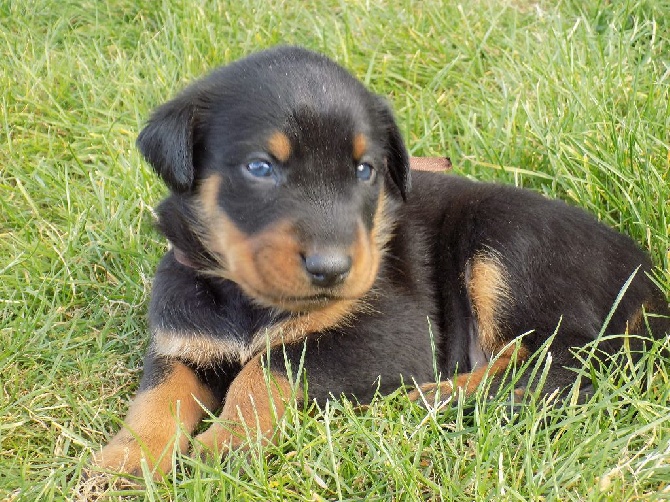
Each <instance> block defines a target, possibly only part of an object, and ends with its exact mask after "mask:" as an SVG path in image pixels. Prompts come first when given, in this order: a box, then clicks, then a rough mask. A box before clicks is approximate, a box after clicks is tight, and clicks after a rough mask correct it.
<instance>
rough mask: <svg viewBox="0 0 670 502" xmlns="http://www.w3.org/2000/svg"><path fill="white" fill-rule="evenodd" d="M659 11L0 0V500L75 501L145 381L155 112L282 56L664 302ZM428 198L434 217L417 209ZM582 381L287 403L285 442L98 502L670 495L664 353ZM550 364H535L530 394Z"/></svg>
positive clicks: (516, 3)
mask: <svg viewBox="0 0 670 502" xmlns="http://www.w3.org/2000/svg"><path fill="white" fill-rule="evenodd" d="M669 13H670V3H669V2H668V0H648V1H643V0H639V1H635V0H631V1H627V0H622V1H604V0H603V1H594V2H579V1H576V0H575V1H571V0H566V1H563V2H549V1H547V2H544V1H541V2H531V1H526V0H507V1H503V0H501V1H486V0H473V1H470V2H460V3H459V2H449V1H447V0H431V1H410V0H395V1H387V0H376V1H369V0H350V1H347V0H316V1H313V2H297V1H296V2H289V1H262V0H256V1H250V0H237V1H235V2H233V1H231V2H224V1H220V2H214V1H212V2H188V1H163V2H153V1H149V0H137V1H131V0H107V1H104V0H103V1H95V0H83V1H79V2H72V1H60V0H59V1H56V0H52V1H48V0H24V1H22V2H19V1H14V0H0V129H1V130H2V133H1V134H0V386H1V389H0V500H1V501H3V502H5V501H6V502H10V501H11V502H13V501H24V500H25V501H31V502H32V501H51V500H69V499H75V500H77V499H79V500H81V499H82V498H81V497H79V496H78V495H77V493H76V490H75V488H76V487H77V484H78V480H79V476H80V473H81V471H82V469H83V468H84V467H85V465H86V462H87V460H88V459H89V458H90V454H91V452H92V451H93V450H94V449H95V448H97V447H98V446H99V445H100V444H103V443H104V442H105V440H106V439H108V438H109V437H110V436H111V434H113V433H114V432H115V431H116V430H117V429H118V427H119V420H120V417H123V414H124V412H125V410H126V409H127V405H128V400H129V398H130V397H131V396H132V394H133V392H134V390H135V389H136V385H137V382H138V378H139V375H140V373H141V359H142V354H143V349H144V347H145V346H146V342H147V327H146V319H145V314H146V310H147V304H148V295H149V290H150V285H151V277H152V274H153V270H154V268H155V266H156V264H157V263H158V260H159V258H160V256H161V254H162V253H163V252H164V251H165V249H166V243H165V241H164V240H163V239H162V238H161V237H160V236H159V235H158V234H157V232H156V231H155V230H154V229H153V214H152V208H153V206H154V205H155V204H156V203H157V202H158V201H159V200H160V199H161V197H162V196H163V195H164V194H165V192H166V190H165V188H164V186H162V184H161V183H160V182H159V180H158V179H157V177H156V176H155V175H154V174H153V173H152V172H151V170H150V169H149V168H148V166H147V165H146V164H145V163H144V162H143V161H142V160H141V158H140V156H139V154H138V152H137V151H136V149H135V147H134V141H135V137H136V136H137V133H138V131H139V130H140V128H141V127H142V124H143V123H144V121H145V120H146V119H147V117H148V114H149V111H150V110H151V109H152V108H153V107H154V106H156V105H157V104H159V103H161V102H163V101H165V100H166V99H168V98H169V97H171V96H172V95H173V94H174V93H175V92H177V91H178V90H179V89H181V88H183V87H184V86H185V85H186V84H187V83H188V82H189V81H191V80H192V79H194V78H196V77H198V76H200V75H202V74H204V73H206V72H207V71H208V70H210V69H212V68H214V67H215V66H217V65H220V64H225V63H227V62H229V61H232V60H234V59H236V58H238V57H241V56H243V55H245V54H248V53H250V52H253V51H255V50H258V49H261V48H265V47H269V46H272V45H276V44H280V43H291V44H299V45H304V46H306V47H309V48H311V49H315V50H318V51H321V52H323V53H325V54H327V55H329V56H331V57H333V58H334V59H336V60H337V61H338V62H340V63H341V64H343V65H344V66H346V67H347V68H349V69H350V70H351V71H352V72H353V73H354V74H355V75H357V76H358V77H359V78H360V79H361V80H363V81H364V82H365V83H366V84H367V85H368V86H369V87H370V88H371V89H372V90H374V91H375V92H377V93H379V94H382V95H384V96H387V97H388V99H389V101H390V102H391V103H392V105H393V108H394V110H395V112H396V115H397V119H398V122H399V124H400V126H401V129H402V131H403V133H404V135H405V139H406V142H407V145H408V147H409V148H410V150H411V153H412V154H413V155H447V156H449V157H450V158H451V161H452V163H453V165H454V169H455V170H456V171H457V172H459V173H462V174H463V175H464V176H470V177H474V178H477V179H482V180H498V181H501V182H505V183H512V184H517V185H520V186H524V187H528V188H532V189H534V190H537V191H539V192H541V193H544V194H546V195H547V196H550V197H557V198H561V199H564V200H566V201H568V202H569V203H571V204H575V205H578V206H581V207H584V208H586V209H587V210H589V211H591V212H593V213H594V214H596V215H597V216H598V218H600V219H601V220H602V221H604V222H605V223H606V224H608V225H611V226H613V227H615V228H617V229H619V230H621V231H623V232H626V233H628V234H629V235H631V236H632V237H633V238H634V239H636V240H637V242H639V244H640V245H641V246H642V247H644V248H645V249H647V250H648V251H649V252H650V253H651V255H652V257H653V259H654V262H655V263H656V265H657V266H658V268H657V270H656V273H655V275H654V276H655V279H656V280H657V282H658V283H659V285H660V286H661V287H662V288H664V290H665V291H666V292H670V273H669V272H668V265H669V263H668V262H669V261H670V251H669V250H670V238H669V236H668V234H669V232H670V206H669V204H668V200H670V132H669V131H670V14H669ZM426 203H430V201H426ZM667 345H668V343H667V341H665V342H659V343H657V344H656V345H655V346H654V347H652V350H651V351H650V352H649V354H648V355H647V357H645V358H644V359H643V360H642V361H641V362H640V363H639V364H635V365H633V364H631V363H626V362H625V358H624V363H622V364H621V365H618V366H615V367H609V368H607V369H605V370H603V372H602V373H598V372H597V373H595V374H594V376H596V377H597V379H598V382H599V385H598V391H597V393H596V395H595V396H594V398H593V399H592V400H591V401H590V402H589V403H587V404H586V405H583V406H577V405H574V404H566V405H565V406H563V407H554V408H551V407H546V406H543V404H542V400H541V399H539V398H538V399H531V400H530V401H529V402H528V403H527V404H526V406H525V407H523V408H521V409H519V410H516V413H515V414H513V413H512V411H511V410H510V409H509V406H507V405H506V404H505V400H506V399H505V396H504V395H502V396H499V398H497V399H493V400H487V399H484V398H483V397H481V396H478V397H477V398H476V399H473V400H472V401H470V402H467V403H463V402H461V403H458V404H457V405H454V406H450V407H446V408H444V409H441V410H437V411H426V410H425V409H423V408H420V407H417V406H414V405H410V403H408V401H407V399H406V397H405V395H404V394H403V393H402V392H398V393H397V395H394V396H391V397H388V398H384V399H379V400H378V401H376V402H375V403H373V404H372V405H371V406H370V407H368V408H365V409H360V408H357V407H356V406H354V405H353V404H352V403H348V402H341V401H333V402H331V403H329V405H328V406H327V407H325V408H322V409H309V410H303V409H295V410H292V411H291V412H290V413H289V415H288V417H287V418H286V420H285V421H284V423H283V424H282V427H283V434H282V440H281V441H280V443H279V444H278V445H277V446H274V447H270V448H266V449H265V450H261V449H260V448H259V447H257V446H255V444H254V442H253V441H252V446H251V450H250V453H249V454H248V455H231V456H230V457H229V458H228V459H226V460H225V461H224V462H223V463H221V464H218V463H211V462H210V463H203V462H199V461H195V460H192V459H190V458H188V457H177V458H176V459H175V462H176V469H175V472H174V474H173V476H172V477H171V479H169V480H166V481H165V482H163V483H153V482H149V483H148V484H147V486H146V488H145V489H142V490H136V491H134V492H126V493H116V494H114V493H112V494H111V495H110V497H111V500H118V499H123V500H136V499H137V500H152V501H153V500H183V501H187V500H188V501H201V500H202V501H208V500H217V501H218V500H259V501H260V500H262V501H266V500H277V501H279V500H296V501H298V500H313V501H318V500H464V501H471V500H482V501H489V500H613V501H621V500H658V499H659V498H667V499H670V358H669V357H668V355H667V353H666V354H663V353H662V349H663V348H668V347H667ZM546 364H547V361H546V360H544V359H541V358H540V359H538V360H537V361H536V362H533V363H532V364H530V365H529V368H528V371H537V374H538V378H541V375H542V372H543V370H544V368H545V367H546V366H545V365H546Z"/></svg>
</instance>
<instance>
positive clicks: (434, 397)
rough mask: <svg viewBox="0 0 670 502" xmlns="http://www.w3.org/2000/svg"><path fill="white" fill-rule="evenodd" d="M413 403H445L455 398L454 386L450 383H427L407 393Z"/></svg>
mask: <svg viewBox="0 0 670 502" xmlns="http://www.w3.org/2000/svg"><path fill="white" fill-rule="evenodd" d="M407 397H408V398H409V400H410V401H412V402H418V403H419V404H430V405H434V404H436V403H444V402H447V401H449V400H451V398H452V397H453V384H452V383H451V382H450V381H448V380H447V381H444V382H440V383H425V384H422V385H419V387H418V388H416V389H414V390H412V391H410V392H408V393H407Z"/></svg>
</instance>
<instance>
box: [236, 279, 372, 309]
mask: <svg viewBox="0 0 670 502" xmlns="http://www.w3.org/2000/svg"><path fill="white" fill-rule="evenodd" d="M240 286H241V287H242V289H244V290H246V291H247V294H248V295H249V296H250V297H251V298H252V299H254V300H255V301H256V302H257V303H259V304H261V305H263V306H269V307H275V308H280V309H282V310H286V311H290V312H295V313H309V312H314V311H316V310H322V309H325V308H327V307H330V306H331V305H333V304H336V303H341V302H348V301H356V300H358V299H359V297H350V296H348V295H342V294H337V293H336V292H334V291H333V292H320V293H315V294H306V295H281V294H277V292H276V291H272V292H269V291H259V290H258V289H256V288H254V287H253V286H251V285H250V284H240Z"/></svg>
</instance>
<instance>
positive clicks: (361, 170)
mask: <svg viewBox="0 0 670 502" xmlns="http://www.w3.org/2000/svg"><path fill="white" fill-rule="evenodd" d="M356 177H357V178H358V179H359V180H361V181H374V178H375V169H374V167H372V166H371V165H370V164H368V163H367V162H361V163H360V164H358V165H357V166H356Z"/></svg>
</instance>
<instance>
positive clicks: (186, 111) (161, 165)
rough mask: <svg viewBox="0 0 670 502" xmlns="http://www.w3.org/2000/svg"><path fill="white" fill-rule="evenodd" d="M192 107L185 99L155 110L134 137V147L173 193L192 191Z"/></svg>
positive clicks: (193, 133) (193, 134) (193, 124)
mask: <svg viewBox="0 0 670 502" xmlns="http://www.w3.org/2000/svg"><path fill="white" fill-rule="evenodd" d="M196 112H197V110H196V105H195V104H193V103H192V102H191V100H189V99H188V98H187V96H181V97H177V98H176V99H174V100H172V101H169V102H167V103H165V104H164V105H162V106H160V107H159V108H157V109H156V110H155V111H154V112H153V114H152V116H151V119H149V123H148V124H147V125H146V127H145V128H144V129H143V130H142V132H141V133H140V135H139V136H138V137H137V147H138V148H139V150H140V152H142V155H143V156H144V158H145V159H146V160H147V162H149V164H151V167H153V168H154V170H155V171H156V172H157V173H158V174H159V176H160V177H161V178H162V179H163V181H165V183H166V184H167V186H168V187H170V189H172V190H173V191H175V192H179V193H181V192H187V191H189V190H190V189H191V188H192V187H193V181H194V178H195V166H194V164H193V148H194V143H195V141H194V138H195V127H196Z"/></svg>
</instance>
